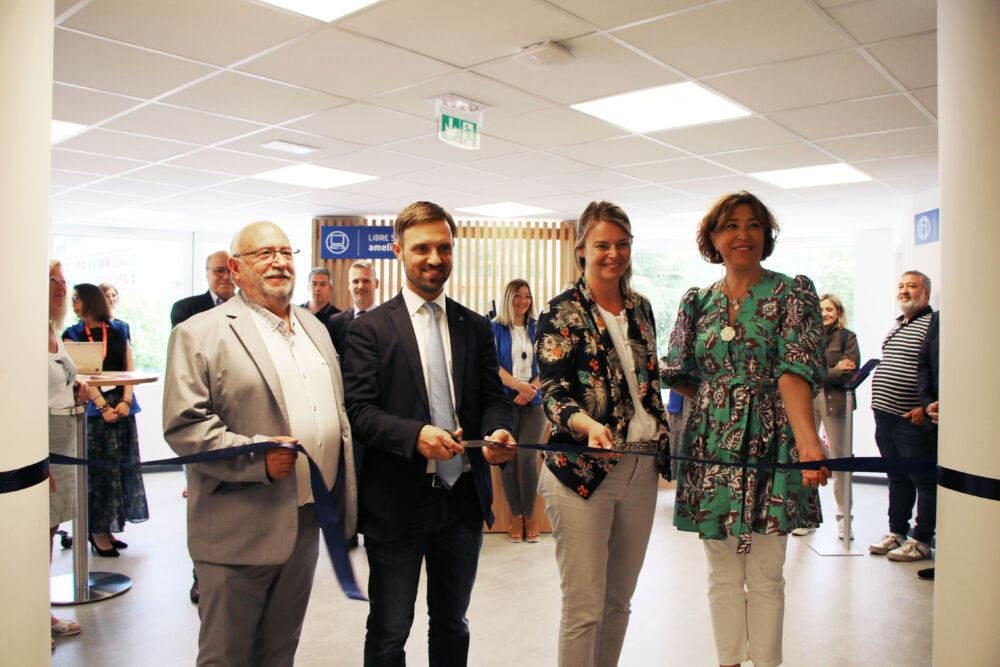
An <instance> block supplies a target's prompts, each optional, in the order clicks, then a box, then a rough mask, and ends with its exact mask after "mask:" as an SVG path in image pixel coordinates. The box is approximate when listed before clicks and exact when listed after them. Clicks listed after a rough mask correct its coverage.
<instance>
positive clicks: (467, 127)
mask: <svg viewBox="0 0 1000 667" xmlns="http://www.w3.org/2000/svg"><path fill="white" fill-rule="evenodd" d="M438 139H440V140H441V141H443V142H444V143H446V144H448V145H450V146H454V147H455V148H464V149H465V150H470V151H476V150H479V127H478V126H477V125H476V123H474V122H472V121H471V120H464V119H462V118H458V117H456V116H449V115H448V114H446V113H443V114H441V124H440V125H439V126H438Z"/></svg>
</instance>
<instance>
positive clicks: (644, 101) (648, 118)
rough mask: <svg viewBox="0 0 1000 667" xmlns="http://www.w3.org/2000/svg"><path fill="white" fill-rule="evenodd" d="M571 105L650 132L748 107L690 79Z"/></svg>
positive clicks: (743, 112) (736, 114)
mask: <svg viewBox="0 0 1000 667" xmlns="http://www.w3.org/2000/svg"><path fill="white" fill-rule="evenodd" d="M570 106H571V107H572V108H574V109H576V110H577V111H582V112H583V113H586V114H590V115H591V116H596V117H597V118H600V119H601V120H606V121H608V122H609V123H613V124H615V125H618V126H620V127H624V128H625V129H627V130H632V131H633V132H653V131H655V130H666V129H669V128H672V127H685V126H687V125H701V124H704V123H713V122H715V121H719V120H728V119H730V118H744V117H746V116H749V115H750V111H748V110H747V109H744V108H743V107H741V106H739V105H737V104H733V103H732V102H730V101H728V100H725V99H723V98H722V97H720V96H718V95H716V94H715V93H713V92H710V91H708V90H706V89H705V88H702V87H701V86H699V85H697V84H694V83H690V82H685V83H676V84H673V85H670V86H658V87H657V88H647V89H646V90H635V91H632V92H630V93H622V94H620V95H612V96H611V97H603V98H601V99H599V100H592V101H590V102H581V103H580V104H571V105H570Z"/></svg>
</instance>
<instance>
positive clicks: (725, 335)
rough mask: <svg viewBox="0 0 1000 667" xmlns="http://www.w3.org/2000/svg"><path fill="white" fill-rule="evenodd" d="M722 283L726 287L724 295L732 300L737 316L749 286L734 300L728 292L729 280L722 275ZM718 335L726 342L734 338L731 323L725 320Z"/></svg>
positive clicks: (734, 331)
mask: <svg viewBox="0 0 1000 667" xmlns="http://www.w3.org/2000/svg"><path fill="white" fill-rule="evenodd" d="M722 284H723V285H724V286H725V288H726V291H725V295H726V297H727V298H728V300H729V301H730V302H732V305H733V310H735V311H736V316H737V317H739V315H740V306H742V305H743V299H745V298H747V292H749V291H750V290H749V288H748V289H747V290H746V291H745V292H743V296H741V297H740V298H739V300H735V299H733V298H732V295H731V294H730V292H729V281H727V280H726V277H725V276H723V277H722ZM719 291H722V290H721V289H720V290H719ZM727 315H728V313H727ZM719 337H720V338H722V340H723V342H726V343H728V342H729V341H731V340H732V339H734V338H736V329H734V328H733V325H732V324H729V323H728V322H727V323H726V326H724V327H722V331H720V332H719Z"/></svg>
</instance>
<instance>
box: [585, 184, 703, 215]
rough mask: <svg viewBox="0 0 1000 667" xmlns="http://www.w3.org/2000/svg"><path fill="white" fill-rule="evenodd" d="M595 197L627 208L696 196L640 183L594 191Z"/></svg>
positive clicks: (660, 203) (688, 198)
mask: <svg viewBox="0 0 1000 667" xmlns="http://www.w3.org/2000/svg"><path fill="white" fill-rule="evenodd" d="M593 196H594V199H604V200H606V201H610V202H613V203H615V204H618V205H619V206H621V207H623V208H625V209H626V210H625V212H626V213H628V207H630V206H643V207H650V206H652V207H659V206H663V205H664V204H666V203H667V202H676V201H692V200H694V199H695V198H694V197H692V196H691V195H688V194H685V193H683V192H678V191H676V190H673V189H671V188H664V187H660V186H659V185H640V186H637V187H628V188H618V189H616V190H605V191H603V192H595V193H593Z"/></svg>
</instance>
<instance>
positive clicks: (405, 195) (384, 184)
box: [337, 178, 427, 200]
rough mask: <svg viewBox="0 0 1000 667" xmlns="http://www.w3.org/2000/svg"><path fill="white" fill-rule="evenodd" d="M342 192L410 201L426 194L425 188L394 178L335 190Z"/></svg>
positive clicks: (380, 179) (379, 179) (355, 184)
mask: <svg viewBox="0 0 1000 667" xmlns="http://www.w3.org/2000/svg"><path fill="white" fill-rule="evenodd" d="M337 189H338V190H342V191H344V192H353V193H355V194H359V195H365V196H367V197H374V198H376V199H388V198H393V197H395V198H397V199H412V200H419V199H421V198H422V197H423V193H425V192H427V186H426V185H422V184H419V183H414V182H412V181H400V180H398V179H395V178H378V179H376V180H374V181H365V182H364V183H354V184H353V185H345V186H343V187H341V188H337Z"/></svg>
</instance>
